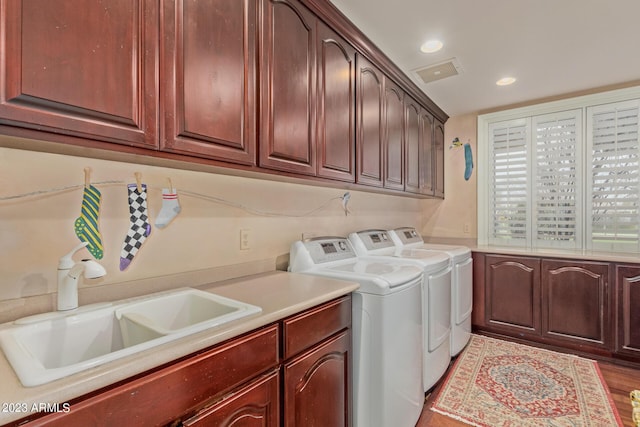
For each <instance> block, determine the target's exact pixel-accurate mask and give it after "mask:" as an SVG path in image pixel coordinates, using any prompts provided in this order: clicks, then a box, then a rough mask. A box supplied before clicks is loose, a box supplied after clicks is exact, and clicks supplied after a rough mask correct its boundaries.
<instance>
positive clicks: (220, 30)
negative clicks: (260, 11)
mask: <svg viewBox="0 0 640 427" xmlns="http://www.w3.org/2000/svg"><path fill="white" fill-rule="evenodd" d="M256 27H257V0H197V1H195V0H185V1H174V0H164V1H163V26H162V28H163V34H162V40H163V43H162V44H161V46H162V51H161V58H162V67H163V68H162V70H163V73H164V74H163V78H162V79H161V84H162V88H163V91H162V94H163V96H162V107H163V108H164V110H163V118H164V120H163V126H164V127H163V129H162V136H161V139H160V147H161V149H162V150H165V151H171V152H177V153H182V154H188V155H194V156H200V157H208V158H213V159H220V160H226V161H232V162H235V163H242V164H248V165H254V164H255V152H256V150H255V148H256V93H255V90H256V89H255V86H256V85H255V81H256V44H257V42H256V38H257V29H256Z"/></svg>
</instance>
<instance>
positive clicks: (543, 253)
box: [470, 246, 640, 264]
mask: <svg viewBox="0 0 640 427" xmlns="http://www.w3.org/2000/svg"><path fill="white" fill-rule="evenodd" d="M470 249H471V250H472V251H473V252H480V253H487V254H499V255H522V256H533V257H546V258H564V259H572V260H584V261H600V262H617V263H631V264H640V255H639V254H633V253H622V252H619V253H616V252H598V251H587V250H578V249H575V250H569V249H544V248H538V249H531V248H514V247H508V246H472V247H470Z"/></svg>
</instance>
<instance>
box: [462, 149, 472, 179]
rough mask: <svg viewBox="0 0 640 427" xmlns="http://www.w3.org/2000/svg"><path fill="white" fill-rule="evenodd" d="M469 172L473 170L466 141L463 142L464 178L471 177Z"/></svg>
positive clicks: (470, 154) (470, 153)
mask: <svg viewBox="0 0 640 427" xmlns="http://www.w3.org/2000/svg"><path fill="white" fill-rule="evenodd" d="M471 172H473V154H472V152H471V145H470V144H469V143H468V142H467V143H466V144H464V180H465V181H469V178H471Z"/></svg>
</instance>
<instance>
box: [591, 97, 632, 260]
mask: <svg viewBox="0 0 640 427" xmlns="http://www.w3.org/2000/svg"><path fill="white" fill-rule="evenodd" d="M639 107H640V103H639V101H638V100H634V101H628V102H618V103H613V104H607V105H600V106H597V107H591V108H588V109H587V117H588V123H587V130H588V132H589V135H588V149H589V159H588V171H589V174H588V183H589V189H588V194H587V197H588V199H587V200H589V201H590V203H589V204H588V214H587V248H588V249H595V250H606V251H625V252H626V251H630V252H638V251H639V250H640V209H639V203H638V202H639V199H640V176H639V174H640V171H639V169H640V141H639V139H638V122H639V117H638V115H639V110H640V108H639Z"/></svg>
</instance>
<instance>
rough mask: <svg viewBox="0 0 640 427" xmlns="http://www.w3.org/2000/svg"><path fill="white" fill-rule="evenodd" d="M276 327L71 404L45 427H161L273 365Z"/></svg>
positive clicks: (44, 420)
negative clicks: (149, 426)
mask: <svg viewBox="0 0 640 427" xmlns="http://www.w3.org/2000/svg"><path fill="white" fill-rule="evenodd" d="M278 362H279V359H278V325H277V324H276V325H272V326H269V327H266V328H263V329H260V330H258V331H255V332H253V333H250V334H248V335H245V336H242V337H239V338H236V339H233V340H231V341H228V342H227V343H223V344H220V345H218V346H216V347H213V348H212V349H210V350H206V351H203V352H202V353H199V354H196V355H194V356H192V357H189V358H188V359H186V360H182V361H180V362H177V363H175V364H173V365H170V366H167V367H165V368H163V369H160V370H158V371H156V372H153V373H151V374H149V375H145V376H143V377H140V378H138V379H136V380H133V381H131V382H128V383H126V384H122V385H120V386H117V387H114V388H112V389H110V390H107V391H104V392H102V393H100V394H97V395H94V396H92V397H90V398H88V399H85V400H82V401H80V402H77V403H72V404H71V411H70V412H69V413H67V414H65V413H56V414H51V415H48V416H45V417H43V418H40V419H38V420H37V424H38V425H47V426H65V427H69V426H89V425H91V426H107V425H109V426H113V425H120V426H124V425H136V426H146V425H165V424H168V423H170V422H171V421H173V420H174V419H176V418H177V417H181V416H184V415H186V414H188V413H193V411H195V410H197V409H199V407H201V406H202V402H207V401H211V399H213V398H215V397H216V396H218V395H221V394H222V393H225V392H228V391H229V390H231V389H232V388H234V387H236V386H238V385H240V384H241V383H243V382H245V381H247V380H249V379H251V378H254V377H255V376H256V375H257V374H259V373H260V372H264V371H266V370H268V369H270V368H272V367H275V366H277V365H278Z"/></svg>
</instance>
